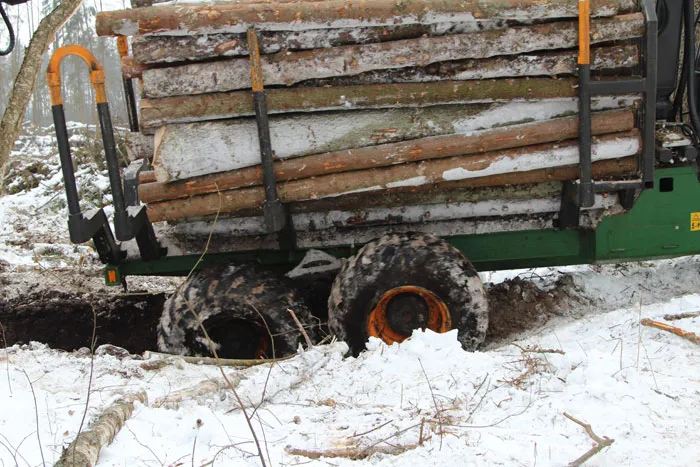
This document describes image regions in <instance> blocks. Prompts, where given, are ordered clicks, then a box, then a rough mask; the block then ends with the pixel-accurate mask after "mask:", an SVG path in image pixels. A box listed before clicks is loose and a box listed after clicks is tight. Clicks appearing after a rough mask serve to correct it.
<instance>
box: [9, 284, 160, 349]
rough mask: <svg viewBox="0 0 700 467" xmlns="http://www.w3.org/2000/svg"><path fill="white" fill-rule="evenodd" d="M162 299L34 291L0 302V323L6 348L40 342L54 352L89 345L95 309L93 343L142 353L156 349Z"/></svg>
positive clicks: (141, 296)
mask: <svg viewBox="0 0 700 467" xmlns="http://www.w3.org/2000/svg"><path fill="white" fill-rule="evenodd" d="M165 298H166V295H165V294H164V293H159V294H135V295H106V294H104V295H96V294H88V293H84V294H76V293H67V292H59V291H43V292H32V293H28V294H25V295H23V296H21V297H15V298H11V299H7V300H0V322H1V323H2V324H3V326H4V329H5V337H6V339H7V344H8V345H13V344H16V343H28V342H30V341H39V342H43V343H45V344H48V345H49V346H50V347H52V348H58V349H64V350H69V351H71V350H77V349H79V348H81V347H90V340H91V337H92V326H93V309H94V310H95V313H96V314H97V330H96V345H97V346H99V345H102V344H113V345H116V346H119V347H123V348H125V349H127V350H129V351H130V352H131V353H142V352H144V351H145V350H154V349H155V348H156V325H157V323H158V320H159V319H160V315H161V312H162V309H163V302H164V301H165Z"/></svg>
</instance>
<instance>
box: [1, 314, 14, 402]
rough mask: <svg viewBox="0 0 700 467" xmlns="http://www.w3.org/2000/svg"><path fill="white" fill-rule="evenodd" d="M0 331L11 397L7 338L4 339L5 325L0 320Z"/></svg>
mask: <svg viewBox="0 0 700 467" xmlns="http://www.w3.org/2000/svg"><path fill="white" fill-rule="evenodd" d="M0 331H2V342H3V345H4V346H5V364H6V366H5V369H6V370H7V387H8V388H9V390H10V397H12V383H11V382H10V352H9V350H7V339H5V326H3V325H2V321H0Z"/></svg>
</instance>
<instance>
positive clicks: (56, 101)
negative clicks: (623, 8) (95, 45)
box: [46, 45, 107, 105]
mask: <svg viewBox="0 0 700 467" xmlns="http://www.w3.org/2000/svg"><path fill="white" fill-rule="evenodd" d="M68 55H77V56H78V57H80V58H82V59H83V61H84V62H85V63H87V66H88V67H90V82H91V83H92V86H93V87H94V88H95V100H96V101H97V103H98V104H102V103H105V102H107V92H106V90H105V73H104V70H103V69H102V67H101V66H100V64H99V63H97V59H95V56H94V55H92V53H90V51H89V50H88V49H86V48H85V47H81V46H79V45H64V46H63V47H60V48H59V49H58V50H56V51H55V52H54V53H53V55H52V56H51V60H49V66H48V67H47V68H46V83H47V84H48V85H49V93H50V95H51V105H60V104H63V97H61V61H63V59H64V58H66V57H67V56H68Z"/></svg>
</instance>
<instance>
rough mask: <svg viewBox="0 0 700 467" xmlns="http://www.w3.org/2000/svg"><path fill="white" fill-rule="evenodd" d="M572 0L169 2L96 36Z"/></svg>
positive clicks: (117, 15)
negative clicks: (544, 0) (169, 3)
mask: <svg viewBox="0 0 700 467" xmlns="http://www.w3.org/2000/svg"><path fill="white" fill-rule="evenodd" d="M636 8H637V2H636V1H634V0H592V1H591V14H592V16H612V15H615V14H619V13H625V12H630V11H633V10H635V9H636ZM577 16H578V4H577V2H572V1H571V0H548V1H547V2H541V1H538V0H488V1H483V0H442V1H440V2H435V1H432V0H405V1H402V2H396V1H395V0H374V1H372V2H370V3H365V2H355V1H352V0H325V1H313V0H305V1H299V0H294V1H275V2H272V1H269V0H266V1H258V2H255V3H251V2H240V1H239V2H218V3H191V4H187V3H185V4H172V5H165V6H160V7H158V6H156V7H147V8H137V9H133V10H118V11H108V12H101V13H98V14H97V17H96V22H95V23H96V24H95V30H96V31H97V34H98V35H99V36H118V35H121V36H134V35H139V34H165V35H170V36H176V35H188V34H195V33H216V32H231V33H242V32H245V31H246V30H247V29H249V28H250V27H252V26H254V27H255V28H256V29H257V30H260V31H263V30H277V31H279V30H283V31H284V30H293V31H294V30H307V29H326V28H340V27H361V26H389V25H394V24H431V23H439V22H446V21H460V22H461V21H474V20H475V19H542V18H562V17H569V18H575V17H577Z"/></svg>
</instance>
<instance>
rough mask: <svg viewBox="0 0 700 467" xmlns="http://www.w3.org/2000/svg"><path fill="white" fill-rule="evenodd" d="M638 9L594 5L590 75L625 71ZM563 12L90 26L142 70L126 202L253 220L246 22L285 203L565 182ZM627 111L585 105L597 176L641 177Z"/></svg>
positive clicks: (153, 211)
mask: <svg viewBox="0 0 700 467" xmlns="http://www.w3.org/2000/svg"><path fill="white" fill-rule="evenodd" d="M636 5H637V2H636V1H634V0H592V2H591V16H592V20H591V43H592V44H593V47H592V59H591V62H592V69H593V72H594V76H596V75H597V76H598V77H601V79H609V78H611V77H615V76H623V75H624V76H628V75H630V74H631V73H633V71H634V70H635V68H636V67H638V66H639V64H640V46H639V42H640V41H639V40H638V39H639V38H641V37H642V36H643V35H644V31H645V29H644V17H643V15H642V13H639V12H638V11H637V10H636V8H637V6H636ZM577 14H578V10H577V2H575V1H571V0H549V1H547V2H541V1H538V0H478V1H477V0H441V1H434V0H401V1H398V0H373V1H372V2H367V3H365V2H355V1H352V0H275V1H271V0H237V1H231V2H219V3H208V4H204V3H201V4H200V3H183V4H168V5H164V6H151V7H144V8H135V9H130V10H121V11H114V12H104V13H100V14H98V16H97V32H98V34H99V35H101V36H108V35H113V36H118V35H126V36H133V40H132V55H131V56H127V57H124V58H123V59H122V69H123V72H124V74H125V76H126V77H129V78H140V82H141V86H142V98H141V101H140V124H141V131H142V133H143V134H145V135H147V136H146V138H150V139H151V141H152V143H151V142H149V143H148V144H146V145H145V147H148V154H147V156H148V157H152V160H153V167H154V170H153V172H149V173H147V174H145V176H144V177H143V179H142V180H143V181H144V182H145V183H142V184H141V185H140V187H139V195H140V198H141V200H142V201H144V202H146V203H148V212H149V217H150V218H151V219H152V220H153V221H162V220H169V221H173V220H181V219H188V218H200V217H206V216H212V215H215V214H217V213H218V214H231V215H234V216H255V215H259V214H260V213H261V211H262V205H263V201H264V199H265V193H264V189H263V186H262V180H263V177H262V169H261V166H260V146H259V141H258V133H257V125H256V120H255V118H254V115H255V111H254V107H253V99H252V94H251V91H250V89H251V65H250V61H249V58H248V44H247V39H246V33H247V32H248V31H249V30H250V29H255V30H256V31H257V34H258V36H259V44H260V45H259V47H260V53H261V54H262V59H261V65H262V74H263V81H264V85H265V88H266V100H267V108H268V113H269V114H270V117H269V124H270V131H271V139H272V149H273V154H274V157H275V159H276V160H275V163H274V173H275V177H276V179H277V181H278V186H277V188H278V196H279V198H280V200H281V201H282V202H283V203H287V204H290V205H292V206H296V205H299V204H304V203H306V204H308V205H315V206H318V209H321V210H323V209H326V210H330V209H339V208H341V207H343V206H345V205H346V204H348V203H351V205H348V206H345V208H347V209H350V210H354V209H359V208H363V207H364V204H363V203H365V204H366V206H367V207H369V206H376V205H377V202H378V201H377V200H380V199H381V200H386V203H387V205H391V203H394V205H395V203H399V204H400V203H410V202H411V199H412V198H415V199H416V200H420V202H422V203H425V200H426V199H429V198H430V195H429V194H430V193H435V192H436V190H437V191H438V192H451V191H454V190H458V191H459V190H471V189H477V188H478V187H498V186H506V185H517V184H533V183H544V182H552V181H564V180H573V179H576V178H578V176H579V170H578V167H577V164H578V157H579V156H578V143H577V139H576V138H577V135H578V118H577V116H576V112H577V105H578V104H577V100H576V95H577V79H576V70H577V65H576V63H577V62H576V57H577V49H576V48H577V45H578V21H577ZM635 101H636V96H625V97H624V98H599V99H596V100H594V102H593V108H594V113H593V117H592V132H593V135H595V136H594V141H593V160H594V164H593V167H594V176H595V177H596V178H611V177H625V176H629V175H632V174H635V173H636V172H637V158H636V155H637V154H638V153H639V151H640V147H641V143H640V137H639V132H638V130H637V129H636V128H635V119H634V114H633V110H632V106H634V105H635ZM149 144H152V146H149ZM151 151H152V152H151ZM365 192H367V193H365ZM411 193H423V195H422V196H417V195H413V196H411V195H410V194H411ZM426 194H427V195H426ZM379 195H381V196H379ZM404 195H405V196H404ZM322 198H330V199H329V200H328V202H317V201H315V202H312V201H311V200H320V199H322ZM363 200H365V201H363ZM416 202H418V201H416Z"/></svg>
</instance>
